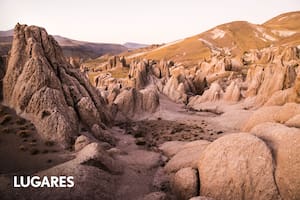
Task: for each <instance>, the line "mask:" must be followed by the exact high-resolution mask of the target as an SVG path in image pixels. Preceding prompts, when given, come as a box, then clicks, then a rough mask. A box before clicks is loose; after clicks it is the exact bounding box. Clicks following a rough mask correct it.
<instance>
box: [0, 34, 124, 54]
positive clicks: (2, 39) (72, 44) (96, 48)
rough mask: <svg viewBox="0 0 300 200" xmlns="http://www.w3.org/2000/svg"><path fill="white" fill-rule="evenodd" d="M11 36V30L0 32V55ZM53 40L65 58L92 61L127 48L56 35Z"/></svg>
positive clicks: (8, 46)
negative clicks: (60, 48) (90, 59)
mask: <svg viewBox="0 0 300 200" xmlns="http://www.w3.org/2000/svg"><path fill="white" fill-rule="evenodd" d="M12 36H13V30H8V31H0V55H6V54H7V53H8V51H9V50H10V47H11V43H12V39H13V37H12ZM54 38H55V39H56V41H57V42H58V43H59V45H60V46H61V47H62V50H63V52H64V55H65V56H66V57H79V58H83V59H88V58H92V59H94V58H97V57H99V56H102V55H104V54H119V53H121V52H124V51H128V48H127V47H125V46H123V45H120V44H109V43H91V42H83V41H77V40H72V39H69V38H66V37H62V36H58V35H55V36H54Z"/></svg>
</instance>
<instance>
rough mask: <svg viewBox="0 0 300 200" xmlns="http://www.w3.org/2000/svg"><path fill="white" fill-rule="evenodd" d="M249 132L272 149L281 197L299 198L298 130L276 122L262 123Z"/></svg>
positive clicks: (299, 149)
mask: <svg viewBox="0 0 300 200" xmlns="http://www.w3.org/2000/svg"><path fill="white" fill-rule="evenodd" d="M251 132H252V133H253V134H255V135H256V136H257V137H259V138H261V139H262V140H264V141H265V142H266V143H267V145H268V146H269V147H270V148H271V149H272V152H273V155H274V160H275V163H276V171H275V179H276V183H277V186H278V189H279V192H280V195H281V197H282V199H290V200H295V199H300V156H299V155H300V130H299V129H297V128H288V127H286V126H284V125H282V124H278V123H264V124H260V125H258V126H256V127H254V128H253V129H252V130H251Z"/></svg>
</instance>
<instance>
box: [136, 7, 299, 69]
mask: <svg viewBox="0 0 300 200" xmlns="http://www.w3.org/2000/svg"><path fill="white" fill-rule="evenodd" d="M299 21H300V12H291V13H285V14H282V15H279V16H277V17H275V18H273V19H271V20H269V21H267V22H266V23H264V24H262V25H257V24H251V23H249V22H246V21H235V22H231V23H227V24H222V25H219V26H217V27H215V28H212V29H210V30H208V31H206V32H204V33H201V34H199V35H196V36H192V37H189V38H186V39H183V40H179V41H176V42H173V43H169V44H166V45H164V46H162V47H159V48H157V49H154V50H151V51H149V52H145V53H144V54H139V55H138V56H140V57H146V58H150V59H163V58H165V59H172V60H174V61H177V62H181V63H184V64H186V65H194V64H197V63H198V62H199V60H201V59H204V58H208V57H210V54H211V50H221V49H223V50H229V51H230V52H231V53H232V54H233V56H235V55H241V54H242V53H243V52H244V51H247V50H249V49H254V48H258V49H260V48H264V47H268V46H270V45H284V44H294V45H295V44H296V45H298V44H300V43H299V42H300V23H299Z"/></svg>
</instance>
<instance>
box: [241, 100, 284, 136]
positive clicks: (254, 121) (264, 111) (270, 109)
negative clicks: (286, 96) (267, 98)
mask: <svg viewBox="0 0 300 200" xmlns="http://www.w3.org/2000/svg"><path fill="white" fill-rule="evenodd" d="M279 110H280V107H278V106H267V107H261V108H259V109H258V110H256V111H255V112H253V114H251V115H250V117H249V119H248V120H247V122H246V123H245V125H244V127H243V128H242V131H247V132H248V131H250V130H251V129H252V128H253V127H254V126H256V125H258V124H261V123H264V122H275V119H274V114H275V113H277V112H278V111H279Z"/></svg>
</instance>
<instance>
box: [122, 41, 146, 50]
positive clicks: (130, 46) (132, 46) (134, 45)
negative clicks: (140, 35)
mask: <svg viewBox="0 0 300 200" xmlns="http://www.w3.org/2000/svg"><path fill="white" fill-rule="evenodd" d="M123 46H125V47H126V48H128V49H129V50H134V49H140V48H145V47H148V46H149V45H148V44H139V43H135V42H126V43H125V44H123Z"/></svg>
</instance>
